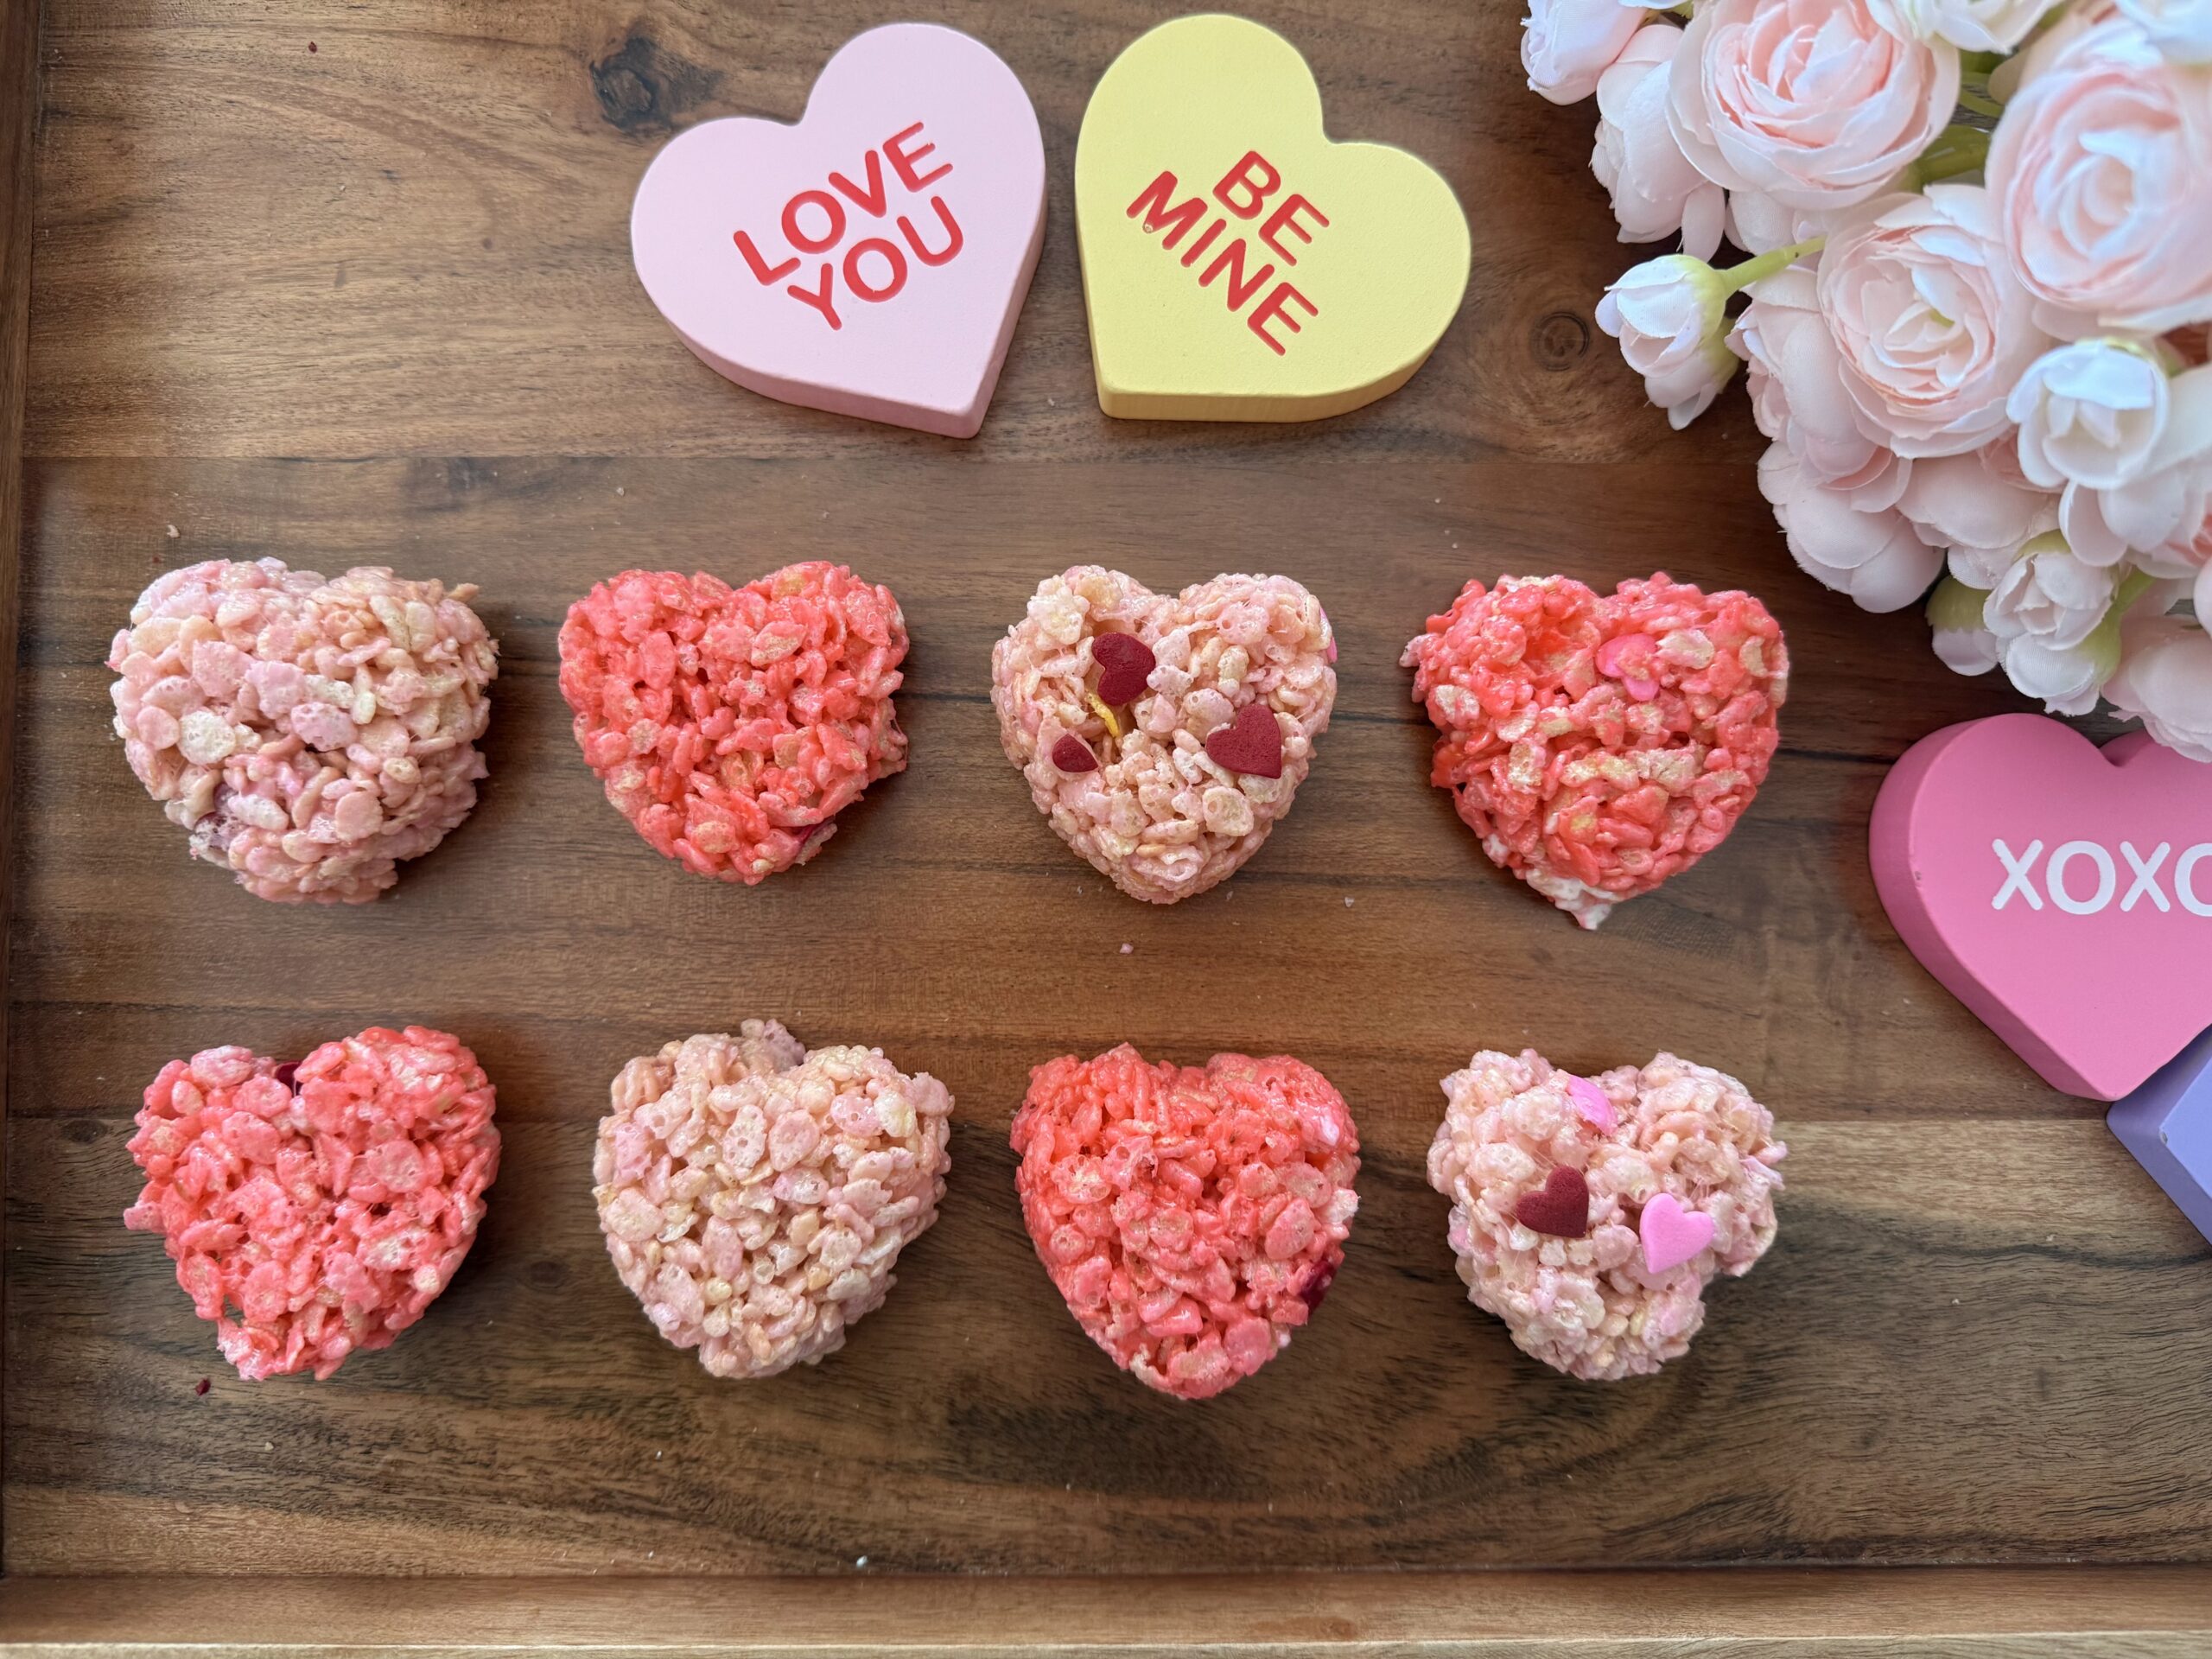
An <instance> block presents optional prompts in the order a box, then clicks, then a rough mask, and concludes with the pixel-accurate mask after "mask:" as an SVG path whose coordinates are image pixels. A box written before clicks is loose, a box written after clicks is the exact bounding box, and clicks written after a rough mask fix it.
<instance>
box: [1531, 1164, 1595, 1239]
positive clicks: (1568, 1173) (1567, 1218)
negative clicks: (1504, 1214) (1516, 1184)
mask: <svg viewBox="0 0 2212 1659" xmlns="http://www.w3.org/2000/svg"><path fill="white" fill-rule="evenodd" d="M1513 1219H1514V1220H1516V1221H1517V1222H1519V1223H1520V1224H1522V1226H1523V1227H1526V1228H1527V1229H1528V1230H1529V1231H1530V1232H1532V1233H1549V1234H1550V1235H1551V1236H1553V1237H1554V1238H1580V1237H1581V1236H1583V1235H1584V1234H1586V1233H1587V1232H1588V1231H1589V1230H1590V1183H1589V1182H1587V1181H1586V1180H1584V1179H1582V1172H1581V1171H1580V1170H1579V1169H1567V1168H1565V1167H1564V1166H1562V1167H1560V1168H1558V1169H1554V1170H1553V1171H1552V1173H1550V1174H1549V1175H1548V1176H1547V1177H1546V1178H1545V1179H1544V1184H1543V1185H1542V1186H1541V1187H1539V1188H1538V1189H1537V1190H1536V1191H1535V1192H1524V1193H1522V1195H1521V1202H1520V1203H1518V1204H1516V1205H1514V1206H1513Z"/></svg>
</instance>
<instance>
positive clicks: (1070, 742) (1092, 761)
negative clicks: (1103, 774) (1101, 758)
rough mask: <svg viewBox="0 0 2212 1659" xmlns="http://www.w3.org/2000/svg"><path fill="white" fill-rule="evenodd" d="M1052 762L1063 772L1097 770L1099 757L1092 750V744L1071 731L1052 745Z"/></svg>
mask: <svg viewBox="0 0 2212 1659" xmlns="http://www.w3.org/2000/svg"><path fill="white" fill-rule="evenodd" d="M1052 764H1053V765H1054V766H1058V768H1059V769H1060V770H1061V771H1062V772H1096V771H1097V770H1098V757H1097V756H1096V755H1095V754H1093V753H1091V752H1090V744H1088V743H1086V742H1084V741H1083V740H1082V739H1081V738H1079V737H1077V735H1076V734H1074V733H1073V732H1070V733H1069V734H1067V735H1066V736H1065V737H1063V738H1062V739H1061V740H1060V741H1058V742H1057V743H1055V744H1053V745H1052Z"/></svg>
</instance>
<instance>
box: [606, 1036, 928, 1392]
mask: <svg viewBox="0 0 2212 1659" xmlns="http://www.w3.org/2000/svg"><path fill="white" fill-rule="evenodd" d="M613 1108H614V1109H613V1111H612V1112H610V1113H609V1114H608V1115H607V1116H605V1117H603V1118H601V1120H600V1123H599V1147H598V1150H597V1151H596V1152H594V1154H593V1155H592V1179H593V1180H594V1182H595V1183H597V1185H594V1188H593V1189H592V1197H593V1198H594V1199H595V1200H596V1201H597V1203H598V1205H599V1224H600V1230H601V1231H602V1232H603V1233H605V1234H606V1236H607V1254H608V1255H611V1256H612V1257H613V1260H614V1270H615V1271H616V1272H617V1273H618V1274H620V1275H621V1278H622V1282H623V1283H624V1284H626V1285H627V1286H628V1287H630V1289H631V1291H632V1293H633V1294H635V1295H636V1296H637V1298H638V1300H639V1301H640V1302H641V1303H643V1304H644V1305H645V1314H646V1317H647V1318H649V1319H652V1322H653V1325H654V1327H655V1328H656V1329H658V1331H659V1332H660V1333H661V1335H662V1336H664V1337H665V1338H668V1340H669V1341H671V1342H672V1343H674V1344H676V1345H677V1347H678V1348H696V1349H697V1350H698V1351H699V1363H701V1364H702V1365H703V1366H705V1367H706V1368H707V1369H708V1370H709V1371H711V1372H713V1373H714V1374H715V1376H747V1377H753V1376H774V1375H775V1374H776V1373H777V1372H779V1371H782V1370H789V1369H790V1368H791V1366H793V1365H799V1364H806V1365H811V1364H813V1363H816V1362H817V1360H819V1359H821V1358H822V1357H823V1356H824V1355H825V1354H829V1353H834V1352H835V1351H836V1350H837V1349H839V1348H841V1347H842V1346H843V1345H844V1342H845V1331H846V1328H847V1327H848V1326H849V1325H851V1324H852V1323H853V1322H854V1321H855V1320H856V1319H859V1318H860V1317H861V1315H862V1314H864V1313H870V1312H872V1311H874V1309H875V1308H878V1307H880V1306H882V1305H883V1299H884V1298H885V1297H886V1296H887V1295H888V1294H890V1292H891V1287H892V1286H893V1284H894V1283H896V1282H897V1281H896V1280H895V1279H893V1276H892V1272H891V1270H892V1268H893V1267H894V1266H896V1265H897V1263H898V1261H899V1251H900V1250H902V1249H905V1248H906V1246H907V1245H909V1244H911V1243H913V1241H914V1240H915V1239H917V1238H918V1237H920V1236H922V1235H923V1234H924V1233H925V1232H927V1231H928V1230H930V1227H931V1225H932V1224H934V1223H935V1222H936V1220H937V1206H938V1199H940V1198H943V1197H944V1173H945V1171H946V1170H947V1169H948V1168H950V1166H951V1161H952V1160H951V1155H950V1153H949V1152H948V1151H947V1150H946V1147H945V1142H946V1138H947V1135H948V1133H949V1129H948V1125H947V1121H946V1120H947V1119H948V1118H949V1117H950V1115H951V1112H952V1096H950V1094H949V1093H947V1092H946V1090H945V1087H944V1084H941V1083H939V1082H938V1080H937V1079H936V1078H935V1077H931V1076H930V1075H929V1074H928V1073H927V1072H921V1073H918V1074H917V1075H915V1076H913V1077H908V1076H906V1074H905V1073H904V1072H902V1071H899V1069H898V1068H897V1067H896V1066H894V1065H892V1064H891V1062H890V1061H888V1060H887V1059H885V1058H883V1053H882V1051H881V1050H880V1049H874V1048H860V1047H855V1046H838V1047H833V1048H817V1049H815V1050H814V1051H812V1052H808V1051H807V1050H806V1049H805V1048H804V1046H801V1044H800V1043H799V1041H798V1039H797V1038H795V1037H793V1036H792V1035H791V1033H789V1032H787V1031H785V1029H784V1028H783V1027H781V1026H779V1025H778V1024H777V1023H776V1022H775V1021H774V1020H747V1021H745V1023H744V1024H743V1025H741V1027H738V1033H737V1034H736V1035H735V1036H734V1037H733V1036H728V1035H721V1034H717V1035H713V1036H701V1037H688V1038H686V1039H683V1041H682V1042H677V1043H671V1044H669V1045H668V1046H666V1047H664V1048H663V1049H662V1050H661V1051H660V1052H659V1053H658V1054H645V1055H640V1056H639V1058H636V1059H634V1060H632V1061H631V1062H630V1063H629V1065H626V1066H624V1067H623V1068H622V1071H621V1074H620V1076H619V1077H616V1078H615V1079H614V1088H613Z"/></svg>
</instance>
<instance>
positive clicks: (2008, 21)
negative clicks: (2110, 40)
mask: <svg viewBox="0 0 2212 1659" xmlns="http://www.w3.org/2000/svg"><path fill="white" fill-rule="evenodd" d="M1867 4H1868V9H1869V10H1872V12H1873V14H1874V21H1875V22H1878V23H1879V24H1881V26H1882V27H1883V28H1884V29H1888V30H1890V31H1891V33H1892V34H1896V35H1905V36H1907V37H1908V38H1910V39H1912V40H1921V41H1949V42H1950V43H1951V44H1952V45H1953V46H1955V47H1957V48H1960V49H1961V51H1966V52H2010V51H2012V49H2013V48H2015V47H2017V46H2018V45H2019V43H2020V42H2021V41H2024V40H2026V39H2027V38H2028V35H2029V32H2030V31H2031V30H2032V29H2034V28H2035V26H2036V25H2037V23H2038V22H2041V21H2042V20H2043V15H2044V13H2045V12H2047V11H2049V10H2050V5H2051V0H1867Z"/></svg>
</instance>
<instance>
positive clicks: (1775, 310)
mask: <svg viewBox="0 0 2212 1659" xmlns="http://www.w3.org/2000/svg"><path fill="white" fill-rule="evenodd" d="M1746 291H1747V292H1748V293H1749V294H1750V295H1751V304H1750V305H1749V306H1748V307H1746V308H1745V311H1744V314H1743V315H1741V316H1740V317H1738V319H1737V320H1736V329H1735V333H1734V334H1732V335H1731V336H1730V339H1729V343H1730V344H1731V345H1732V346H1734V347H1735V349H1736V351H1737V353H1738V355H1739V356H1741V357H1742V358H1743V359H1745V361H1746V362H1747V363H1749V364H1750V365H1751V374H1750V382H1749V385H1750V391H1751V416H1752V418H1753V419H1754V420H1756V421H1757V422H1758V428H1759V430H1760V431H1761V432H1764V434H1765V435H1767V436H1768V437H1770V438H1772V439H1773V440H1774V441H1775V442H1777V443H1779V444H1781V445H1782V446H1783V448H1786V449H1788V450H1789V454H1790V455H1791V456H1792V457H1793V458H1794V459H1795V460H1796V461H1797V463H1798V465H1799V466H1800V467H1802V468H1803V469H1804V470H1805V472H1806V473H1807V474H1808V475H1809V476H1810V477H1811V478H1812V479H1813V480H1814V481H1815V483H1818V484H1821V485H1822V486H1825V487H1827V488H1828V489H1831V490H1835V491H1839V492H1840V493H1843V494H1844V495H1845V496H1847V498H1848V499H1849V500H1850V503H1851V505H1853V506H1854V507H1857V508H1859V510H1860V511H1861V512H1878V511H1879V510H1880V509H1882V508H1884V507H1889V506H1894V505H1897V499H1898V497H1899V496H1900V495H1901V494H1903V493H1904V490H1905V487H1906V485H1907V483H1908V481H1909V480H1910V479H1911V477H1912V463H1911V462H1910V461H1904V460H1902V459H1900V458H1899V457H1898V456H1897V454H1895V453H1894V452H1892V451H1891V448H1889V446H1888V445H1886V444H1882V443H1877V442H1874V441H1873V440H1872V439H1871V438H1869V437H1868V436H1867V435H1866V434H1865V433H1864V432H1862V431H1860V430H1859V422H1858V419H1857V417H1856V413H1855V411H1854V410H1853V407H1852V403H1851V399H1850V398H1849V397H1847V396H1846V395H1845V393H1844V390H1843V378H1842V365H1840V362H1839V361H1838V359H1837V357H1836V351H1835V341H1834V340H1833V339H1832V338H1831V337H1830V336H1829V334H1828V330H1827V323H1826V322H1825V321H1822V320H1821V313H1820V305H1819V300H1818V296H1817V295H1816V294H1815V285H1814V277H1813V273H1812V272H1811V270H1808V269H1806V268H1805V267H1804V266H1802V265H1793V266H1791V267H1790V268H1789V270H1780V271H1777V272H1776V273H1775V274H1774V275H1773V276H1771V277H1763V278H1762V279H1760V280H1759V281H1758V282H1756V283H1752V284H1751V287H1750V289H1747V290H1746Z"/></svg>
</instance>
